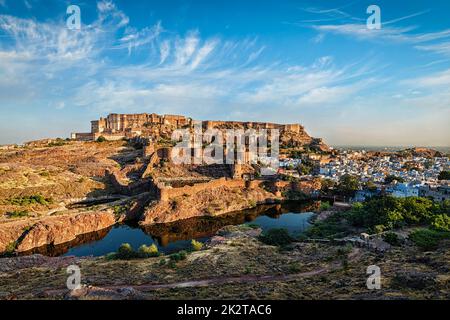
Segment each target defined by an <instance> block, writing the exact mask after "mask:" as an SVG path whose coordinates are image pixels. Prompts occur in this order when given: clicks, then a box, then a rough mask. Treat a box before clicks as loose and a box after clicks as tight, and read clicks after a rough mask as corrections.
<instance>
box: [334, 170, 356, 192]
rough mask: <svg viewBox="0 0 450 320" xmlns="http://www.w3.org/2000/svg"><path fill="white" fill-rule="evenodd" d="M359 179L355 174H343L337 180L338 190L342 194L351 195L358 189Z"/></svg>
mask: <svg viewBox="0 0 450 320" xmlns="http://www.w3.org/2000/svg"><path fill="white" fill-rule="evenodd" d="M359 187H360V183H359V179H358V178H357V177H355V176H352V175H349V174H345V175H343V176H342V177H341V179H340V180H339V184H338V186H337V189H338V192H339V193H340V194H342V195H344V196H353V195H354V194H355V192H356V191H358V190H359Z"/></svg>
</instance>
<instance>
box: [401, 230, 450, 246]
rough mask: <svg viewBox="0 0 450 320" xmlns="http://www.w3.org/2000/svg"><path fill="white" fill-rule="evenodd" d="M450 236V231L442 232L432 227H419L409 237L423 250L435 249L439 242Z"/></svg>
mask: <svg viewBox="0 0 450 320" xmlns="http://www.w3.org/2000/svg"><path fill="white" fill-rule="evenodd" d="M446 238H447V239H448V238H450V232H440V231H436V230H431V229H419V230H416V231H414V232H412V233H411V234H410V235H409V239H410V240H411V241H413V242H414V244H415V245H416V246H418V247H419V248H421V249H423V250H435V249H436V248H437V247H438V245H439V242H440V241H441V240H443V239H446Z"/></svg>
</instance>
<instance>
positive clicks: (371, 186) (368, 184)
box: [364, 180, 377, 191]
mask: <svg viewBox="0 0 450 320" xmlns="http://www.w3.org/2000/svg"><path fill="white" fill-rule="evenodd" d="M364 188H366V189H367V190H370V191H376V190H377V185H376V184H375V183H374V182H373V181H372V180H369V181H367V182H366V183H365V185H364Z"/></svg>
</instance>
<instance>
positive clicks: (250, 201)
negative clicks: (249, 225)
mask: <svg viewBox="0 0 450 320" xmlns="http://www.w3.org/2000/svg"><path fill="white" fill-rule="evenodd" d="M248 205H249V206H250V207H251V208H254V207H256V201H255V200H253V199H252V200H249V202H248Z"/></svg>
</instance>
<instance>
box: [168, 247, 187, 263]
mask: <svg viewBox="0 0 450 320" xmlns="http://www.w3.org/2000/svg"><path fill="white" fill-rule="evenodd" d="M169 258H170V260H171V261H174V262H177V261H181V260H185V259H186V258H187V252H186V251H184V250H182V251H180V252H177V253H173V254H171V255H170V256H169Z"/></svg>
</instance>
